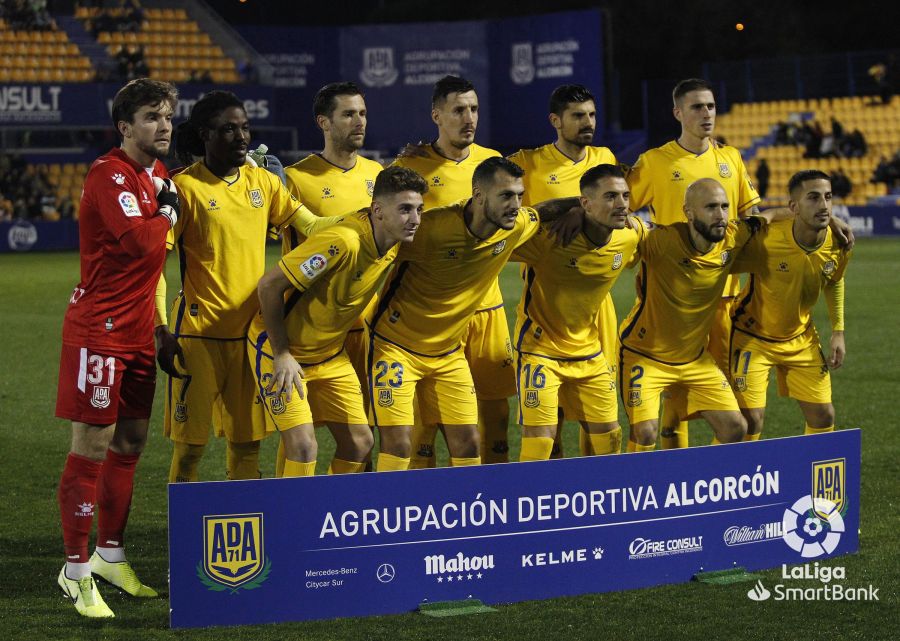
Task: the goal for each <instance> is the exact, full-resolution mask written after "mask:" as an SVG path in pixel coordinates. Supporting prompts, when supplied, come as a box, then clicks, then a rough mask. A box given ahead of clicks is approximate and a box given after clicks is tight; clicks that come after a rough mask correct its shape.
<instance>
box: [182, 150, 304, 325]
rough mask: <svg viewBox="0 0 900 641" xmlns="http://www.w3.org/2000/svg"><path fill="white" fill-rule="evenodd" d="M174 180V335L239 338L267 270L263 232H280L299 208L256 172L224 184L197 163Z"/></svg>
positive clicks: (267, 175) (243, 171)
mask: <svg viewBox="0 0 900 641" xmlns="http://www.w3.org/2000/svg"><path fill="white" fill-rule="evenodd" d="M173 180H174V181H175V184H176V185H177V186H178V198H179V200H180V201H181V214H180V215H179V217H178V223H177V224H176V225H175V228H174V229H173V234H172V235H171V236H170V237H169V239H168V240H167V242H166V244H167V246H168V248H169V249H172V247H173V246H174V247H176V248H177V249H178V258H179V261H180V263H181V281H182V283H181V288H182V289H181V292H180V293H179V294H178V296H177V297H176V298H175V303H174V307H173V312H172V313H173V316H174V318H175V334H176V335H179V336H203V337H205V338H219V339H239V338H243V337H244V336H245V335H246V332H247V326H248V325H249V324H250V320H251V319H252V318H253V313H254V311H255V309H256V307H257V299H256V285H257V282H258V281H259V279H260V277H261V276H262V275H263V273H264V271H265V268H266V230H267V229H268V227H269V226H273V227H275V228H276V229H279V230H280V229H283V228H284V227H285V226H286V225H288V224H289V223H290V222H291V219H292V218H293V217H294V216H295V214H296V213H297V211H298V210H299V208H300V207H301V205H300V203H299V202H298V201H297V199H295V198H294V197H293V196H291V194H290V192H288V190H287V189H286V188H285V187H284V185H282V184H281V181H280V180H279V179H278V177H277V176H276V175H275V174H273V173H271V172H269V171H266V170H265V169H262V168H260V167H250V166H243V167H241V168H240V169H239V170H238V173H237V176H236V177H235V178H234V179H233V180H232V181H231V182H228V181H226V180H225V179H223V178H219V177H218V176H215V175H213V174H212V172H210V171H209V169H207V168H206V165H205V164H204V163H203V162H196V163H194V164H193V165H191V166H190V167H188V168H187V169H185V170H184V171H183V172H181V173H180V174H178V175H177V176H175V178H174V179H173Z"/></svg>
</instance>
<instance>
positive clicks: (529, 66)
mask: <svg viewBox="0 0 900 641" xmlns="http://www.w3.org/2000/svg"><path fill="white" fill-rule="evenodd" d="M510 57H511V58H512V64H511V65H510V67H509V77H510V78H511V79H512V81H513V82H514V83H515V84H517V85H527V84H529V83H530V82H531V81H532V80H534V71H535V70H534V52H533V50H532V46H531V43H530V42H519V43H516V44H514V45H513V46H512V51H511V56H510Z"/></svg>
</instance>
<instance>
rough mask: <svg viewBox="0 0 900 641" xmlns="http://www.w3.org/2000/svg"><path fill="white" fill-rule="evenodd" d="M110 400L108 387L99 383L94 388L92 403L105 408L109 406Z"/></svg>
mask: <svg viewBox="0 0 900 641" xmlns="http://www.w3.org/2000/svg"><path fill="white" fill-rule="evenodd" d="M91 358H93V356H92V357H91ZM110 402H111V401H110V398H109V388H108V387H105V386H99V385H98V386H97V387H95V388H94V393H93V395H91V405H93V406H94V407H96V408H98V409H101V410H103V409H106V408H107V407H109V404H110Z"/></svg>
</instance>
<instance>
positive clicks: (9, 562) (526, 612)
mask: <svg viewBox="0 0 900 641" xmlns="http://www.w3.org/2000/svg"><path fill="white" fill-rule="evenodd" d="M269 258H270V262H271V261H274V260H275V258H276V256H275V254H274V253H273V252H270V255H269ZM167 274H168V280H169V283H170V286H169V294H170V298H171V297H172V296H173V295H174V293H175V291H176V290H177V288H178V287H177V283H178V274H177V263H176V261H175V260H174V258H171V257H170V260H169V263H168V266H167ZM77 281H78V257H77V255H76V254H74V253H57V254H23V255H9V254H4V255H0V293H2V296H0V301H2V303H0V323H2V327H3V336H2V340H0V346H2V348H0V363H2V375H0V447H2V453H3V454H2V464H0V488H2V489H0V502H2V505H3V506H5V507H3V508H2V509H3V512H4V516H3V519H2V520H0V546H2V547H0V558H2V574H0V576H2V591H0V638H3V639H14V640H20V639H22V640H24V639H35V640H38V639H72V640H76V639H123V640H124V639H129V640H130V639H182V638H187V639H210V640H216V641H218V640H220V639H222V638H227V639H229V640H237V639H254V640H260V641H266V640H268V639H272V640H274V639H279V640H280V639H315V640H317V641H326V640H331V639H353V640H362V639H385V640H391V641H393V640H396V639H422V640H425V639H465V640H467V639H497V640H505V639H516V640H517V641H520V640H522V639H566V640H568V639H604V638H611V639H632V638H634V639H654V638H659V639H695V638H705V639H715V638H728V639H789V638H804V637H809V638H815V639H820V638H828V639H866V640H868V639H896V638H898V637H900V632H898V629H900V628H898V625H897V612H898V610H895V609H894V608H897V607H898V597H897V588H898V586H900V581H898V578H900V577H898V568H900V563H898V555H897V548H898V546H900V537H898V535H897V531H898V526H900V520H898V517H897V514H898V505H900V492H898V481H900V479H898V459H900V447H898V436H897V433H896V432H895V431H894V430H896V429H898V428H900V424H898V421H897V411H896V409H895V407H896V398H897V395H898V390H900V386H898V383H900V357H898V354H897V353H895V351H894V350H895V349H900V348H898V344H900V331H898V330H900V320H898V319H900V242H898V241H896V240H890V239H863V240H860V241H859V242H858V245H857V248H856V250H855V252H854V258H853V261H852V262H851V265H850V268H849V271H848V274H847V313H846V315H847V333H846V336H847V346H848V356H847V360H846V364H845V365H844V367H843V368H842V369H840V370H838V371H836V372H834V376H833V386H834V402H835V406H836V409H837V415H838V420H837V423H838V426H839V427H843V428H853V427H858V428H861V429H862V430H863V448H862V456H863V467H862V497H861V498H860V501H861V511H862V533H861V538H860V552H859V554H856V555H852V556H848V557H842V558H837V559H832V560H830V561H826V562H824V563H823V565H829V566H844V567H845V568H846V579H845V580H843V581H842V583H843V584H844V585H845V587H864V586H868V585H870V584H871V585H873V586H874V587H876V588H878V589H879V592H878V596H879V599H880V601H878V602H858V603H854V602H825V601H817V602H812V601H807V602H799V601H791V602H788V601H780V602H775V601H771V600H770V601H766V602H763V603H757V602H754V601H752V600H750V599H748V598H747V591H748V589H749V588H750V587H752V584H748V583H738V584H732V585H724V586H713V585H707V584H697V583H690V584H683V585H674V586H663V587H658V588H652V589H645V590H634V591H626V592H616V593H607V594H597V595H586V596H582V597H576V598H561V599H553V600H548V601H540V602H526V603H517V604H510V605H503V606H499V607H498V608H497V611H496V612H493V613H488V614H476V615H469V616H462V617H450V618H444V619H434V618H430V617H425V616H422V615H420V614H407V615H400V616H390V617H373V618H366V619H338V620H331V621H317V622H311V623H302V624H301V623H297V624H281V625H268V626H252V627H241V628H232V629H221V628H220V629H209V630H191V631H182V632H174V631H171V630H169V629H168V614H169V612H168V601H167V598H165V597H166V596H167V594H166V590H165V586H166V573H167V563H168V553H167V528H166V478H167V474H168V467H169V459H170V454H171V447H170V445H169V443H168V442H167V441H166V440H165V439H164V438H163V436H162V428H161V416H162V394H161V391H162V388H163V386H162V385H159V386H158V389H157V399H156V405H155V407H154V415H153V420H152V422H151V437H150V442H149V443H148V446H147V449H146V452H145V454H144V456H143V457H142V459H141V464H140V466H139V467H138V471H137V478H136V490H135V496H134V504H133V509H132V514H131V520H130V524H129V528H128V533H127V537H128V541H129V547H128V552H129V557H130V559H131V560H132V562H133V563H134V565H135V566H136V567H137V570H138V572H139V574H140V575H141V577H142V578H143V579H144V580H145V581H146V582H147V583H148V584H150V585H152V586H155V587H157V588H161V589H162V592H163V598H160V599H155V600H149V601H142V602H137V601H136V600H133V599H130V598H126V597H125V596H123V595H121V594H119V593H117V592H116V591H115V590H114V589H112V588H110V587H109V586H105V589H103V588H102V589H103V593H104V596H105V598H106V600H107V603H108V604H109V605H110V607H111V608H112V609H113V610H114V611H115V612H116V618H115V619H113V620H111V621H108V622H92V621H87V620H84V619H82V618H80V617H79V616H78V615H77V614H76V613H75V611H74V608H73V607H72V606H71V605H70V604H69V603H68V602H67V601H66V600H65V599H64V598H63V596H62V594H61V593H60V592H59V590H58V588H57V586H56V575H57V573H58V572H59V568H60V564H61V563H62V561H63V552H62V537H61V534H60V529H59V514H58V509H57V504H56V485H57V483H58V481H59V474H60V471H61V469H62V465H63V461H64V459H65V456H66V452H67V451H68V440H69V430H68V427H67V425H66V423H64V422H63V421H60V420H58V419H56V418H54V416H53V410H54V404H55V396H56V380H57V371H58V363H59V347H60V327H61V322H62V317H63V313H64V310H65V306H66V302H67V301H68V298H69V295H70V293H71V291H72V288H73V287H74V286H75V284H76V283H77ZM502 285H503V290H504V294H505V298H506V301H507V313H508V315H509V317H510V320H511V321H512V320H513V319H514V317H515V303H516V302H517V301H518V298H519V294H520V290H521V280H520V279H519V277H518V273H517V269H516V268H515V267H512V266H510V267H507V269H506V271H505V272H504V273H503V276H502ZM614 297H615V302H616V308H617V310H618V312H619V316H620V318H621V317H622V316H624V314H625V313H627V311H628V310H629V309H630V307H631V304H632V302H633V299H634V286H633V279H632V278H631V276H630V275H629V274H626V275H625V276H623V277H622V278H621V279H620V281H619V282H618V283H617V284H616V288H615V291H614ZM816 321H817V325H818V326H819V327H820V328H822V330H823V331H822V335H823V338H824V339H825V340H826V341H827V337H828V329H827V328H828V320H827V314H826V312H825V310H824V305H821V304H820V306H819V309H817V314H816ZM772 388H774V385H773V386H772V387H770V395H769V409H768V414H767V420H766V433H765V435H764V437H765V438H774V437H779V436H787V435H794V434H798V433H800V432H801V431H802V428H803V419H802V416H801V415H800V412H799V410H798V409H797V407H796V404H795V403H792V402H789V401H788V400H786V399H781V398H778V397H777V396H776V395H775V394H774V391H773V389H772ZM621 418H622V421H623V425H625V424H626V423H625V422H624V416H622V417H621ZM510 435H511V439H510V440H511V451H510V456H511V458H512V459H513V460H515V459H516V458H517V457H518V447H519V439H518V433H517V430H516V429H515V428H514V427H511V429H510ZM691 435H692V443H693V444H700V443H707V442H709V440H710V438H711V432H710V430H709V428H708V427H706V426H705V425H704V424H702V423H697V424H695V426H694V427H693V428H692V431H691ZM321 437H322V446H321V448H320V452H321V457H320V458H321V460H320V464H319V470H318V471H319V472H320V473H322V472H324V470H325V466H326V465H327V463H325V462H324V461H326V460H327V458H328V457H330V454H331V451H332V448H333V444H332V443H331V442H330V436H328V434H327V430H321ZM275 447H276V442H275V439H268V440H267V441H265V442H264V443H263V452H262V471H263V474H264V476H271V475H272V473H273V469H274V458H275V457H274V452H275ZM566 448H567V451H568V452H576V451H577V435H576V432H575V430H574V429H572V428H571V427H570V428H567V431H566ZM441 456H443V457H444V460H446V453H445V452H441ZM223 468H224V449H223V446H222V443H221V442H213V443H211V445H210V447H209V448H208V451H207V455H206V457H205V459H204V462H203V464H202V466H201V478H203V479H204V480H220V479H222V478H223V476H224V472H223ZM762 574H763V577H764V578H763V581H764V583H766V584H767V585H769V586H771V585H772V584H773V583H778V582H779V579H780V577H781V569H780V568H778V569H773V570H769V571H766V572H762ZM815 585H819V584H818V582H814V581H806V582H804V583H803V585H802V586H803V587H814V586H815ZM891 612H894V614H893V615H891V614H890V613H891ZM891 621H893V622H894V623H891Z"/></svg>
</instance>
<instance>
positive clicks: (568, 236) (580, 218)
mask: <svg viewBox="0 0 900 641" xmlns="http://www.w3.org/2000/svg"><path fill="white" fill-rule="evenodd" d="M583 224H584V209H582V208H581V207H572V209H570V210H569V211H567V212H566V213H565V214H563V215H562V216H560V217H559V218H557V219H556V220H554V221H553V222H552V223H550V234H551V235H553V236H555V237H556V245H562V246H563V247H567V246H568V245H569V243H571V242H572V241H573V240H575V237H576V236H578V234H580V233H581V227H582V225H583Z"/></svg>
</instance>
